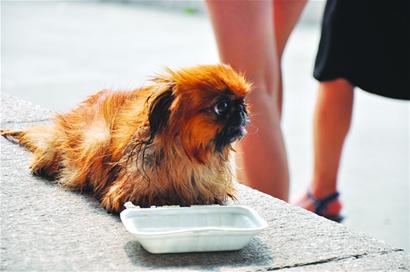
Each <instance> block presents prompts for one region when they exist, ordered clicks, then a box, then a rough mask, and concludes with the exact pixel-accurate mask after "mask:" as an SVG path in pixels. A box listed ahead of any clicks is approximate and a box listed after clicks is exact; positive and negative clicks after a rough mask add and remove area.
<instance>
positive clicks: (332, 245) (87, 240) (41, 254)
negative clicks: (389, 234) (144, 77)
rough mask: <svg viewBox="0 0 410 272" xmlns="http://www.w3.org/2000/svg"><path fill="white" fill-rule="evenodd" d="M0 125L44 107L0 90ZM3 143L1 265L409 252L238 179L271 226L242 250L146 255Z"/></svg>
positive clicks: (326, 263) (183, 262)
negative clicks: (33, 172) (32, 170)
mask: <svg viewBox="0 0 410 272" xmlns="http://www.w3.org/2000/svg"><path fill="white" fill-rule="evenodd" d="M1 103H2V107H1V116H2V119H1V127H8V128H19V127H27V126H31V125H35V124H38V123H40V122H44V119H47V118H48V117H49V116H50V112H49V111H47V110H43V109H41V108H39V107H37V106H34V105H32V104H30V103H27V102H24V101H21V100H19V99H17V98H14V97H12V96H8V95H3V96H2V102H1ZM0 143H1V158H0V159H1V180H0V186H1V191H0V195H1V202H0V205H1V247H0V253H1V255H0V256H1V266H0V269H1V270H4V271H23V270H24V271H27V270H30V271H63V270H64V271H67V270H68V271H131V270H134V271H145V270H161V271H162V270H169V271H272V270H284V271H302V270H306V271H329V270H331V271H346V270H347V271H380V270H383V271H396V270H409V269H410V267H409V261H410V256H409V255H408V254H407V253H406V252H405V251H403V250H402V249H399V248H396V247H392V246H390V245H388V244H386V243H384V242H381V241H379V240H376V239H374V238H371V237H369V236H366V235H363V234H358V233H356V232H354V231H352V230H350V229H349V228H347V227H345V226H344V225H342V224H337V223H334V222H331V221H328V220H326V219H324V218H321V217H318V216H316V215H314V214H312V213H309V212H307V211H305V210H303V209H300V208H297V207H293V206H291V205H289V204H287V203H285V202H283V201H280V200H277V199H274V198H272V197H270V196H268V195H266V194H263V193H260V192H259V191H256V190H252V189H250V188H248V187H246V186H243V185H239V184H237V189H238V201H236V202H231V203H230V204H244V205H249V206H251V207H253V208H254V209H255V210H256V211H257V212H258V213H259V214H261V215H262V216H263V217H264V218H265V219H266V220H267V222H268V224H269V227H268V229H267V230H265V231H263V232H262V233H261V234H260V235H258V236H257V237H255V238H254V239H253V240H252V241H251V243H250V244H249V245H248V246H247V247H245V248H244V249H242V250H240V251H235V252H218V253H215V252H214V253H191V254H168V255H151V254H149V253H147V252H146V251H145V250H144V249H142V248H141V246H140V245H139V244H138V243H137V242H136V241H135V239H134V237H133V236H132V235H131V234H129V233H127V231H126V230H125V228H124V227H123V226H122V224H121V222H120V220H119V217H118V216H114V215H110V214H108V213H106V212H105V211H104V210H103V209H102V208H100V207H99V204H98V203H97V202H96V201H95V200H94V199H92V198H91V197H89V196H86V195H80V194H78V193H73V192H70V191H67V190H65V189H64V188H62V187H60V186H57V185H56V184H53V183H51V182H49V181H46V180H44V179H41V178H37V177H34V176H32V175H30V173H29V171H28V163H29V158H30V154H29V153H28V152H26V151H24V150H23V149H22V148H21V147H19V146H17V145H14V144H12V143H10V142H8V141H6V140H5V139H3V138H1V139H0Z"/></svg>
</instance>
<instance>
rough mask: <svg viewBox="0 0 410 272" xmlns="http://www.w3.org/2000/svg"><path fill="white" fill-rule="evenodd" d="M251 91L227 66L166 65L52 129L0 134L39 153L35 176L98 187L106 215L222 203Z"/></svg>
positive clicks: (60, 117)
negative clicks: (143, 82) (141, 83)
mask: <svg viewBox="0 0 410 272" xmlns="http://www.w3.org/2000/svg"><path fill="white" fill-rule="evenodd" d="M250 89H251V84H250V83H248V82H247V81H246V79H245V78H244V76H243V75H241V74H239V73H237V72H235V71H234V70H233V69H232V68H231V67H230V66H228V65H223V64H219V65H200V66H196V67H191V68H184V69H179V70H171V69H166V71H165V72H164V73H162V74H157V75H156V76H154V77H153V78H151V80H150V84H148V85H147V86H145V87H141V88H139V89H136V90H133V91H128V92H125V91H116V92H114V91H111V90H103V91H100V92H98V93H96V94H95V95H92V96H90V97H89V98H88V99H86V100H85V101H83V102H82V103H80V105H79V106H78V107H77V108H75V109H73V110H72V111H70V112H68V113H66V114H57V115H55V116H54V118H53V119H52V122H51V124H49V125H38V126H34V127H30V128H27V129H24V130H19V131H10V130H1V131H0V134H1V135H2V136H4V137H6V138H8V139H9V140H12V141H15V142H17V143H19V144H20V145H22V146H24V147H25V148H26V149H28V150H29V151H31V152H33V160H32V163H31V166H30V169H31V171H32V173H33V174H34V175H38V176H42V177H45V178H48V179H52V180H57V182H58V183H59V184H61V185H63V186H64V187H66V188H69V189H72V190H75V191H80V192H89V193H92V194H93V195H94V196H95V197H96V198H97V199H98V200H99V201H100V202H101V205H102V206H103V207H104V208H105V209H106V210H107V211H109V212H113V213H118V212H120V211H121V210H122V209H123V204H124V203H125V202H127V201H131V202H133V203H134V204H136V205H139V206H141V207H149V206H152V205H156V206H162V205H182V206H189V205H206V204H223V203H224V202H225V201H226V200H227V199H228V198H234V197H235V190H234V186H233V182H232V179H233V178H232V173H231V169H230V153H231V151H233V147H232V144H233V143H234V142H235V141H237V140H239V139H240V138H242V137H243V136H244V135H245V133H246V125H247V124H248V122H249V121H248V120H249V119H248V110H247V106H246V102H245V98H246V96H247V94H248V93H249V91H250Z"/></svg>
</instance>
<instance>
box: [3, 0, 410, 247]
mask: <svg viewBox="0 0 410 272" xmlns="http://www.w3.org/2000/svg"><path fill="white" fill-rule="evenodd" d="M324 4H325V2H324V1H314V0H311V1H309V2H308V4H307V6H306V8H305V10H304V13H303V15H302V18H301V20H300V22H299V24H298V25H297V27H296V29H295V31H294V32H293V34H292V36H291V37H290V40H289V42H288V45H287V48H286V51H285V55H284V62H283V68H284V86H285V87H284V88H285V89H284V94H285V97H284V113H283V121H282V122H283V123H282V126H283V130H284V135H285V141H286V146H287V150H288V158H289V163H290V172H291V198H292V197H295V196H296V195H297V194H299V193H301V192H304V191H305V190H306V188H307V185H308V182H309V179H310V175H311V167H312V135H311V134H312V114H313V108H314V101H315V95H316V87H317V83H316V81H315V80H314V79H313V77H312V70H313V64H314V58H315V54H316V50H317V45H318V41H319V34H320V20H321V15H322V11H323V7H324ZM217 62H218V53H217V48H216V44H215V40H214V36H213V32H212V29H211V25H210V22H209V19H208V17H207V13H206V8H205V5H204V3H203V2H202V1H84V2H82V1H1V91H2V92H3V93H7V94H11V95H14V96H17V97H19V98H22V99H25V100H28V101H30V102H33V103H34V104H38V105H41V106H43V107H45V108H49V109H52V110H53V111H56V112H65V111H67V110H69V109H71V108H72V107H73V106H75V105H76V104H77V103H78V102H80V101H81V100H83V99H84V98H85V97H86V96H88V95H90V94H92V93H94V92H96V91H97V90H100V89H103V88H104V89H105V88H111V89H115V90H120V89H121V90H124V89H127V90H128V89H133V88H136V87H138V86H141V85H142V84H144V83H145V80H146V79H147V77H148V76H150V75H152V74H153V73H156V72H161V71H162V70H163V68H164V67H166V66H169V67H182V66H191V65H196V64H205V63H217ZM335 125H337V124H335ZM409 127H410V118H409V104H408V103H405V102H402V101H398V100H393V99H387V98H382V97H378V96H375V95H371V94H368V93H365V92H363V91H360V90H358V89H357V91H356V100H355V105H354V114H353V125H352V128H351V132H350V134H349V136H348V139H347V143H346V145H345V149H344V154H343V159H342V165H341V170H340V176H339V179H340V192H341V195H342V201H343V203H344V210H343V214H344V215H346V220H345V221H344V223H343V224H345V225H346V226H348V227H350V228H351V229H353V230H355V231H358V232H364V233H366V234H368V235H371V236H374V237H376V238H378V239H381V240H384V241H386V242H388V243H390V244H392V245H394V246H396V247H400V248H404V249H407V250H409V249H410V245H409V244H410V241H409V217H410V209H409V195H410V191H409V182H410V181H409V180H410V179H409V175H410V174H409V169H410V161H409V153H410V145H409Z"/></svg>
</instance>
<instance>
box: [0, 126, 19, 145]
mask: <svg viewBox="0 0 410 272" xmlns="http://www.w3.org/2000/svg"><path fill="white" fill-rule="evenodd" d="M0 135H1V136H3V137H4V138H6V139H7V140H9V141H10V142H12V143H15V144H20V142H21V139H22V138H23V136H24V131H22V130H8V129H0Z"/></svg>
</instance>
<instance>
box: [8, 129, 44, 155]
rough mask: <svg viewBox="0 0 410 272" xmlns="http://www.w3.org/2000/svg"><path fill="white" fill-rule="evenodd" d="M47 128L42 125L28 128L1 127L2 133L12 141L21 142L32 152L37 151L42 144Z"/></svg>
mask: <svg viewBox="0 0 410 272" xmlns="http://www.w3.org/2000/svg"><path fill="white" fill-rule="evenodd" d="M45 131H46V130H45V129H44V128H42V127H32V128H29V129H26V130H9V129H0V135H1V136H3V137H4V138H6V139H7V140H9V141H10V142H12V143H15V144H19V145H21V146H23V147H24V148H26V149H27V150H29V151H31V152H35V151H36V150H37V149H38V148H39V147H40V146H41V143H40V141H44V140H46V139H43V138H44V137H43V135H42V134H44V132H45Z"/></svg>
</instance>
